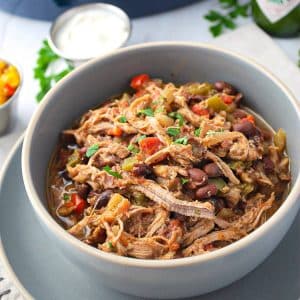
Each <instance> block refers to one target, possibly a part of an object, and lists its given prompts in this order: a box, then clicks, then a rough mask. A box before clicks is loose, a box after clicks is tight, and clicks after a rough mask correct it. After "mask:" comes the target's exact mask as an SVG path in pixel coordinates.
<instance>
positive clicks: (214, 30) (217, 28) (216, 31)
mask: <svg viewBox="0 0 300 300" xmlns="http://www.w3.org/2000/svg"><path fill="white" fill-rule="evenodd" d="M209 31H210V32H211V34H212V35H213V37H217V36H219V35H221V34H222V32H223V25H222V23H218V24H216V25H213V26H210V27H209Z"/></svg>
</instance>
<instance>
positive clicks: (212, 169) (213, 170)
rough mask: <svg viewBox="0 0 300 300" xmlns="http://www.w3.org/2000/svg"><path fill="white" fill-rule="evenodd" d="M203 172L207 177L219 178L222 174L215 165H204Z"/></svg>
mask: <svg viewBox="0 0 300 300" xmlns="http://www.w3.org/2000/svg"><path fill="white" fill-rule="evenodd" d="M203 170H204V172H205V173H206V174H207V175H208V177H219V176H221V175H222V172H221V170H220V169H219V167H218V166H217V164H216V163H209V164H207V165H205V166H204V168H203Z"/></svg>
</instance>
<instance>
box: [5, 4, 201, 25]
mask: <svg viewBox="0 0 300 300" xmlns="http://www.w3.org/2000/svg"><path fill="white" fill-rule="evenodd" d="M12 2H13V3H15V7H18V9H16V10H13V9H12ZM95 2H105V3H110V4H113V5H116V6H119V7H120V8H122V9H123V10H125V11H126V13H127V14H128V15H129V17H130V18H137V17H142V16H145V15H151V14H155V13H160V12H164V11H167V10H170V9H175V8H178V7H181V6H185V5H188V4H191V3H193V2H197V0H109V1H105V0H104V1H97V0H23V1H21V3H20V0H5V1H3V0H0V9H1V10H4V11H8V12H11V13H14V14H15V15H19V16H23V17H27V18H34V19H40V20H48V21H52V20H53V19H54V18H55V17H56V16H57V15H59V14H60V13H61V12H63V11H64V10H66V9H68V8H70V7H72V6H76V5H80V4H84V3H95Z"/></svg>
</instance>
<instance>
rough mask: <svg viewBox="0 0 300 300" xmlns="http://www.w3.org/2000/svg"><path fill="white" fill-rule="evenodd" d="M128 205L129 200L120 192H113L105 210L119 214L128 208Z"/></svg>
mask: <svg viewBox="0 0 300 300" xmlns="http://www.w3.org/2000/svg"><path fill="white" fill-rule="evenodd" d="M129 206H130V202H129V200H128V199H126V198H125V197H123V196H122V195H120V194H113V195H112V197H111V198H110V201H109V202H108V204H107V210H108V211H112V212H114V213H115V215H119V214H123V213H125V212H126V211H127V210H128V209H129Z"/></svg>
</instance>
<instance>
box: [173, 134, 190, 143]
mask: <svg viewBox="0 0 300 300" xmlns="http://www.w3.org/2000/svg"><path fill="white" fill-rule="evenodd" d="M174 143H175V144H181V145H186V144H187V143H188V138H187V137H186V136H184V137H182V138H179V139H177V140H175V141H174Z"/></svg>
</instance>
